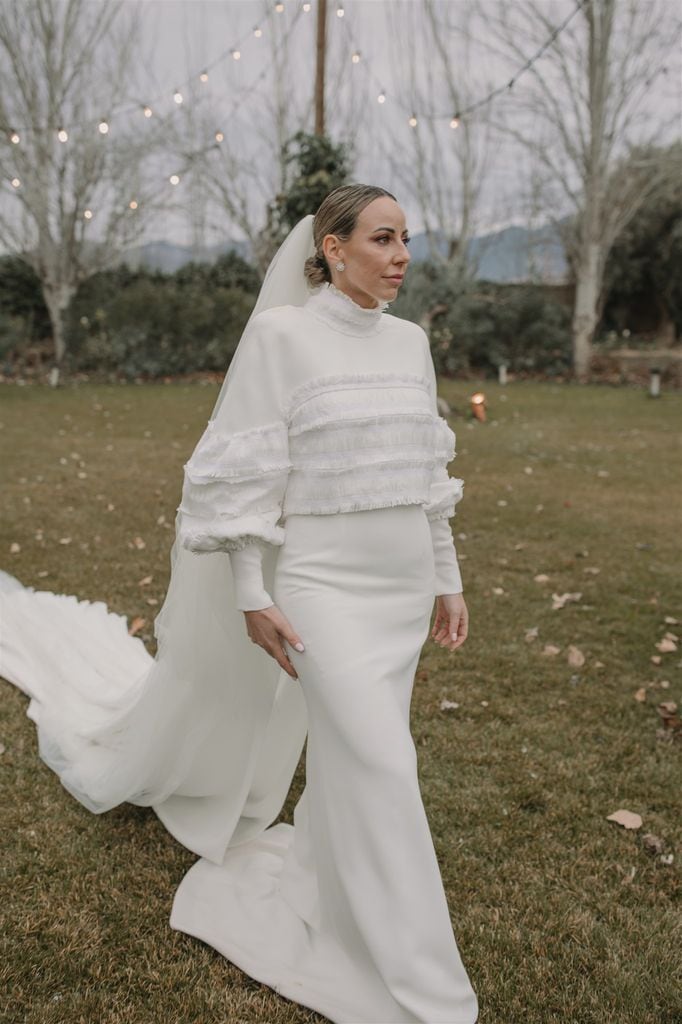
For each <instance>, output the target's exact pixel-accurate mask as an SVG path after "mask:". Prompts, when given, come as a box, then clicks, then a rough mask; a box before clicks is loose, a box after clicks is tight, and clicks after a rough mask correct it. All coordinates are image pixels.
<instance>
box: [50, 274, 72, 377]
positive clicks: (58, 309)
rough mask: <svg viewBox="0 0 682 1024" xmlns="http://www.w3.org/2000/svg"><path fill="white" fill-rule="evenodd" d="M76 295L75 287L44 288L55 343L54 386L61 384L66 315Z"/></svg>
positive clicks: (51, 375) (64, 351)
mask: <svg viewBox="0 0 682 1024" xmlns="http://www.w3.org/2000/svg"><path fill="white" fill-rule="evenodd" d="M75 294H76V289H75V287H74V286H73V285H69V284H62V285H57V286H56V287H55V288H50V287H46V286H43V296H44V298H45V305H46V306H47V312H48V313H49V316H50V324H51V326H52V340H53V342H54V366H53V370H52V372H51V374H50V383H51V384H52V385H53V386H56V385H57V384H58V382H59V370H60V368H61V364H62V360H63V358H64V355H65V353H66V314H67V312H68V309H69V306H70V305H71V300H72V299H73V297H74V295H75Z"/></svg>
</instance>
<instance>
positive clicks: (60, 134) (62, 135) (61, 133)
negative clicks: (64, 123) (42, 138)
mask: <svg viewBox="0 0 682 1024" xmlns="http://www.w3.org/2000/svg"><path fill="white" fill-rule="evenodd" d="M68 137H69V133H68V132H67V131H64V129H63V128H60V129H59V131H58V132H57V138H58V139H59V141H60V142H66V141H67V139H68Z"/></svg>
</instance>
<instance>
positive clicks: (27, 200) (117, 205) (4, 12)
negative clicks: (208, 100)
mask: <svg viewBox="0 0 682 1024" xmlns="http://www.w3.org/2000/svg"><path fill="white" fill-rule="evenodd" d="M123 6H124V5H123V4H122V3H121V2H116V0H100V2H99V3H97V4H92V3H87V2H85V0H62V2H59V0H5V2H3V3H2V4H1V5H0V72H1V74H2V78H3V83H4V88H3V90H2V94H1V95H0V129H1V130H0V174H1V175H2V178H3V179H4V181H5V182H6V183H8V184H6V185H5V189H4V190H3V193H4V194H2V206H1V207H0V241H1V242H2V243H3V244H4V245H5V246H6V247H7V248H8V249H9V250H10V251H12V252H14V253H16V254H17V255H18V256H20V257H21V258H22V259H24V260H25V261H26V262H27V263H28V264H30V265H31V266H32V267H33V269H34V270H35V272H36V274H37V275H38V278H39V279H40V283H41V286H42V290H43V295H44V298H45V303H46V305H47V309H48V312H49V315H50V320H51V324H52V330H53V337H54V346H55V371H54V372H53V374H52V381H53V383H56V382H57V380H58V375H59V366H60V364H61V362H62V359H63V357H64V353H65V347H66V339H65V315H66V312H67V310H68V308H69V305H70V303H71V300H72V298H73V296H74V295H75V293H76V291H77V289H78V286H79V285H80V284H81V283H82V282H83V281H84V280H86V279H87V278H88V277H89V276H91V275H92V274H94V273H95V272H97V271H98V270H101V269H103V268H105V267H108V266H110V265H111V264H112V263H113V262H114V261H115V260H116V259H117V257H118V256H119V255H120V251H121V248H122V247H124V246H127V245H130V244H131V243H132V242H133V241H134V240H135V239H137V238H138V237H139V235H140V233H141V232H142V230H143V227H144V224H145V223H146V222H147V221H148V219H149V217H150V216H152V215H153V213H154V212H155V211H156V210H157V209H158V201H157V199H156V198H155V194H156V191H157V190H152V189H151V188H150V186H149V185H146V186H145V181H144V175H143V165H144V163H145V161H146V160H147V159H149V158H150V156H151V155H152V153H153V150H154V139H155V138H156V135H155V131H156V130H155V128H154V127H152V126H151V125H148V124H147V125H145V123H144V122H145V121H146V120H149V119H145V117H144V116H143V113H142V108H141V105H140V104H133V105H132V106H131V101H130V99H129V98H127V97H126V95H125V92H126V91H127V90H128V89H129V88H130V87H131V86H132V79H133V75H134V73H135V71H136V68H137V66H138V65H137V63H136V57H137V53H136V47H137V39H138V32H137V22H136V17H135V12H134V11H133V12H131V11H130V10H126V12H125V13H126V17H121V14H122V10H123ZM122 93H123V95H121V94H122ZM128 95H129V93H128ZM132 109H134V110H135V114H134V116H135V118H136V119H137V120H138V122H139V127H138V128H137V129H135V128H132V127H130V124H131V117H132V114H131V110H132ZM143 129H146V130H143Z"/></svg>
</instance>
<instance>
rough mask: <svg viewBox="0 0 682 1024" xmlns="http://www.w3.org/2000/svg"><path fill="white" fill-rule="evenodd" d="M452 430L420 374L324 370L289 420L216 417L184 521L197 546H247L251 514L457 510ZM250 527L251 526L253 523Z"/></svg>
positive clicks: (197, 463) (441, 514) (304, 388)
mask: <svg viewBox="0 0 682 1024" xmlns="http://www.w3.org/2000/svg"><path fill="white" fill-rule="evenodd" d="M454 457H455V434H454V432H453V431H452V430H451V429H450V427H449V425H448V423H447V422H446V420H444V419H443V418H442V417H441V416H435V415H434V414H433V412H432V397H431V393H430V390H429V382H428V380H427V379H426V378H425V377H421V376H418V375H414V374H398V373H364V374H335V375H329V376H326V377H318V378H315V379H312V380H309V381H306V382H305V383H304V384H302V385H300V386H299V387H298V388H296V389H295V390H294V392H293V393H292V395H291V398H290V401H289V403H288V406H287V408H286V410H284V416H283V419H282V420H277V421H274V422H272V423H269V424H264V425H263V426H259V427H255V428H253V429H251V430H244V431H239V432H235V433H232V434H229V435H225V434H223V433H222V432H221V430H220V427H219V425H218V424H217V423H216V422H213V421H210V422H209V424H208V426H207V428H206V430H205V432H204V435H203V436H202V438H201V439H200V441H199V444H198V445H197V447H196V449H195V451H194V453H193V455H192V457H191V459H190V461H189V462H188V463H187V464H186V465H185V484H184V487H183V497H182V504H181V505H180V507H179V509H178V511H180V512H182V513H183V518H184V524H185V526H184V529H185V531H186V532H188V533H189V534H190V535H191V541H190V543H191V545H192V547H193V548H194V550H205V551H209V550H219V549H221V548H223V549H227V550H230V549H235V548H238V547H243V546H244V545H245V544H246V543H248V542H249V540H250V539H251V537H250V535H245V531H244V522H245V517H246V519H248V518H249V517H252V516H264V515H265V516H267V519H268V521H269V526H268V530H267V537H265V536H264V534H263V533H262V531H261V534H260V535H261V537H262V539H266V540H268V541H269V542H270V543H272V544H281V543H282V542H283V540H284V533H283V531H282V529H281V527H279V526H277V525H276V524H277V520H278V519H279V518H280V514H281V518H282V519H286V517H287V516H288V515H293V514H298V515H307V514H316V515H324V514H331V513H336V512H354V511H360V510H363V509H373V508H384V507H387V506H393V505H412V504H419V505H423V506H424V507H425V511H426V514H427V516H428V517H429V518H434V519H436V518H445V517H448V518H449V517H451V516H452V515H454V507H455V504H456V503H457V501H458V500H459V499H460V498H461V497H462V484H463V482H462V481H461V480H459V479H457V478H452V477H450V476H449V475H448V473H447V465H448V463H449V462H450V461H451V460H452V459H453V458H454ZM247 534H248V531H247Z"/></svg>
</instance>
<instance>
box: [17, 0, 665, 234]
mask: <svg viewBox="0 0 682 1024" xmlns="http://www.w3.org/2000/svg"><path fill="white" fill-rule="evenodd" d="M4 2H8V0H0V3H4ZM13 2H20V0H13ZM100 2H101V0H89V3H91V4H92V5H93V6H96V5H97V4H98V3H100ZM537 2H538V4H539V6H540V7H541V9H542V12H543V13H546V14H547V16H548V17H549V18H550V19H551V22H552V24H554V25H556V24H558V23H559V22H561V21H562V20H563V19H564V18H566V17H567V16H568V15H569V14H570V13H571V12H572V11H574V9H575V6H576V0H537ZM630 2H638V3H639V4H640V5H642V6H646V5H647V4H648V3H649V2H650V0H617V4H618V5H620V7H621V8H625V6H626V5H628V4H629V3H630ZM657 3H658V5H659V10H661V11H662V12H663V15H664V17H663V19H662V21H664V22H666V31H667V33H668V37H669V38H671V35H670V34H671V33H674V32H675V28H676V27H677V30H678V31H679V19H680V11H681V2H680V0H657ZM339 6H341V5H340V3H339V2H338V0H328V11H329V16H328V80H327V90H326V96H327V117H328V119H327V131H328V133H329V134H330V135H331V137H332V138H333V140H334V141H335V142H339V141H345V140H347V139H350V140H351V141H352V143H353V146H354V151H355V155H356V160H355V163H354V166H353V172H352V178H353V180H355V181H365V182H367V183H372V184H378V185H382V186H384V187H386V188H388V189H390V190H391V191H392V192H394V193H395V194H396V196H397V197H398V199H399V201H400V202H401V204H402V205H403V207H404V209H405V211H406V214H407V218H408V226H409V228H410V229H411V230H412V231H413V232H417V231H419V230H421V228H422V218H421V214H420V211H419V206H418V203H417V202H416V201H415V199H414V198H413V195H412V194H411V191H412V190H411V187H410V179H411V178H412V179H413V178H414V174H415V169H416V157H415V149H414V145H415V141H416V140H417V139H418V138H420V133H422V132H424V136H423V138H424V139H425V140H428V137H429V132H428V128H427V121H426V119H425V118H423V117H422V118H421V119H420V124H419V129H418V131H415V130H414V129H413V128H411V127H410V126H409V124H408V117H409V115H410V113H412V112H414V113H415V114H417V115H418V116H420V117H421V115H424V114H427V113H428V112H429V110H431V111H432V112H435V113H437V114H439V119H438V120H437V121H436V122H433V123H434V124H435V126H436V127H435V128H434V131H433V133H432V135H431V145H432V146H433V149H432V150H430V151H429V166H434V165H435V162H437V165H438V166H439V167H442V169H443V170H444V172H445V176H446V179H447V181H448V182H449V183H451V185H452V186H454V188H455V189H456V187H457V181H458V177H457V175H458V170H457V161H456V150H457V146H458V139H459V138H461V137H462V133H461V131H460V132H459V135H458V133H457V131H453V130H452V129H451V128H450V127H449V121H450V117H451V114H452V113H454V111H452V110H450V109H449V107H450V100H449V97H448V94H447V90H446V88H445V82H444V80H443V76H442V73H441V72H439V73H438V74H436V75H435V77H434V68H436V67H437V63H436V61H435V60H434V55H433V53H432V52H431V51H430V50H429V48H428V47H426V45H425V44H424V43H422V42H421V40H420V27H421V26H422V25H423V19H424V8H423V4H422V2H421V0H345V3H344V4H343V9H344V12H345V13H344V16H343V17H342V18H339V17H337V8H338V7H339ZM433 6H434V8H435V9H436V11H437V15H438V19H439V22H442V23H443V24H444V26H445V27H444V28H443V41H444V46H445V49H446V52H447V54H448V59H449V60H450V62H451V65H452V67H453V68H454V69H455V77H456V78H457V81H458V85H459V86H460V87H461V89H462V90H463V94H464V102H466V103H471V102H476V101H477V100H480V99H483V98H485V97H486V96H487V95H488V94H489V93H490V91H492V90H493V89H495V88H496V87H499V86H502V87H504V86H505V84H506V83H507V82H508V81H509V79H510V77H512V76H514V75H515V74H516V73H517V72H518V71H519V69H520V67H521V65H522V63H523V60H524V59H526V58H530V57H531V56H532V55H533V53H534V51H535V49H536V48H537V45H533V44H532V43H531V42H529V43H527V44H526V43H525V42H524V45H523V48H522V53H521V55H520V56H518V57H517V56H515V57H513V58H510V57H509V56H508V55H507V56H503V55H502V54H501V53H500V52H499V47H497V45H496V43H495V38H494V36H493V34H492V33H491V28H490V22H491V19H492V17H493V16H494V15H495V13H496V12H497V11H498V10H499V9H500V8H501V7H502V8H504V9H505V10H506V11H508V12H510V13H511V16H512V17H515V16H516V13H517V11H518V10H519V5H518V4H516V3H514V2H513V0H478V2H474V0H433ZM274 7H275V4H274V0H272V2H268V3H265V2H264V0H125V6H124V12H125V13H128V14H131V15H132V14H134V13H135V12H138V13H139V14H140V15H141V18H142V21H141V30H140V38H139V42H140V52H141V54H144V59H143V60H141V61H140V65H139V67H138V74H137V81H135V82H124V83H118V82H113V83H111V90H112V97H113V98H114V100H115V103H114V106H115V107H117V108H118V109H119V111H120V108H121V105H123V107H124V112H123V113H122V114H121V113H117V114H115V115H114V116H113V117H112V125H111V132H110V135H109V136H108V138H107V143H106V144H107V145H115V142H116V134H117V130H118V127H119V125H120V123H121V120H122V119H123V118H125V119H126V120H127V121H128V122H129V124H128V126H129V127H130V126H132V127H133V128H134V130H135V131H138V130H139V131H140V132H143V131H144V130H145V123H146V124H147V125H149V124H150V123H151V122H149V121H147V122H145V119H144V117H143V116H142V114H141V103H143V102H144V103H149V104H150V105H151V106H152V107H153V108H154V111H155V113H158V114H164V113H165V114H171V115H172V117H173V119H174V122H175V123H176V124H177V126H178V128H179V136H180V139H181V146H182V149H183V150H184V151H185V152H186V153H192V152H196V151H198V150H200V149H203V148H204V146H205V144H206V141H207V140H208V141H209V142H212V140H213V133H214V132H215V131H216V130H221V131H223V132H224V133H225V138H226V140H229V143H230V146H229V147H228V146H225V147H224V149H223V153H222V154H220V153H213V154H209V155H208V156H207V157H206V158H205V159H206V160H212V161H220V160H222V159H224V153H225V151H226V150H228V149H229V151H230V152H231V153H232V154H233V156H235V163H234V164H233V167H232V169H231V170H229V171H228V170H225V171H224V172H223V171H222V169H221V173H224V175H225V177H226V178H227V179H228V180H230V181H232V180H234V186H235V188H236V189H238V190H240V191H241V192H243V193H244V194H245V195H246V200H247V202H248V205H249V209H250V211H251V214H252V218H253V221H254V223H258V224H260V223H262V220H263V213H264V209H265V204H266V202H267V201H268V200H270V199H271V198H272V197H273V195H274V194H275V192H276V190H277V186H278V184H279V182H278V175H277V168H276V161H275V160H274V159H273V152H274V151H275V147H276V139H275V138H274V136H273V124H274V120H273V117H272V109H273V105H274V104H275V101H276V98H277V95H278V91H281V90H284V94H285V97H286V103H285V106H286V114H287V125H286V132H287V133H291V132H293V131H295V130H296V129H298V128H299V127H304V128H305V129H306V130H309V131H312V129H313V108H312V98H313V85H314V77H315V24H316V8H317V4H316V2H315V0H312V3H311V10H310V12H308V13H305V12H304V10H303V7H304V4H303V0H284V10H283V12H282V13H281V14H276V13H275V12H274ZM420 19H421V20H420ZM582 21H584V18H583V15H582V14H580V13H578V14H577V15H576V17H575V18H574V19H573V21H572V23H571V25H570V26H569V30H567V31H578V30H581V31H582V30H584V29H583V28H582V25H581V22H582ZM668 22H669V27H668V25H667V23H668ZM256 26H259V27H260V28H261V29H262V35H261V36H260V38H257V37H256V35H255V34H254V31H253V30H254V28H255V27H256ZM285 34H286V35H287V36H288V40H289V59H288V61H287V62H286V65H285V66H283V67H279V68H278V67H275V66H273V60H272V50H271V47H270V41H269V40H270V39H271V38H272V37H273V36H275V35H278V36H279V37H280V38H281V37H282V35H285ZM546 38H547V33H545V32H544V31H543V30H540V31H539V32H538V33H537V39H538V40H539V41H543V42H544V41H545V40H546ZM678 38H679V37H678ZM519 39H521V34H519ZM237 46H239V50H240V54H241V58H240V59H239V60H234V59H233V58H232V56H231V55H230V51H231V50H233V49H234V48H235V47H237ZM354 50H358V51H359V53H360V60H359V62H358V63H352V61H351V59H350V55H351V53H352V52H353V51H354ZM413 55H414V59H412V56H413ZM681 59H682V54H681V53H680V47H679V46H678V47H677V49H676V51H675V53H674V55H673V57H672V59H671V61H670V68H669V73H668V75H667V76H666V77H665V78H664V79H659V80H658V81H656V82H655V83H654V85H653V86H652V88H651V89H650V90H649V92H648V94H647V96H646V98H645V99H646V104H645V106H646V111H647V118H646V119H645V122H644V124H645V127H647V126H649V127H650V126H652V125H653V126H655V125H656V124H657V123H658V122H659V121H662V120H664V119H665V120H667V121H668V122H670V125H671V126H670V128H669V131H668V136H667V141H670V140H671V139H672V138H674V137H680V134H681V133H682V123H681V121H682V115H681V107H682V98H681V93H682V80H681V75H680V61H681ZM546 61H547V58H546V57H544V58H540V60H539V61H538V63H537V64H536V67H537V69H538V70H539V71H543V70H544V69H546V67H547V64H546V63H543V62H546ZM206 68H208V70H209V75H208V81H207V82H205V83H201V82H200V78H199V76H200V73H201V72H202V71H203V70H204V69H206ZM532 82H533V76H532V72H527V73H526V74H525V75H524V76H521V78H519V80H518V82H517V83H516V84H515V85H514V89H513V91H512V92H506V93H505V95H504V96H503V97H502V98H501V99H500V100H498V101H496V103H495V104H494V105H493V106H492V107H491V108H490V109H491V110H492V111H493V112H494V114H495V116H496V117H497V119H498V120H500V121H503V122H505V123H507V124H510V125H513V126H514V127H517V128H521V129H523V130H524V131H525V132H526V134H531V135H532V133H533V131H534V130H535V126H534V125H533V124H528V122H527V120H524V117H525V116H526V115H524V114H523V113H522V104H521V103H520V102H519V101H520V100H521V98H522V95H523V90H524V89H527V88H530V87H531V86H532ZM278 86H279V89H278ZM178 87H179V88H181V89H182V92H183V95H184V102H183V104H182V105H181V106H178V105H176V104H175V103H174V101H173V92H174V90H175V89H176V88H178ZM382 90H383V91H385V96H386V101H385V102H384V103H383V104H380V103H379V102H378V101H377V97H378V95H379V93H380V92H381V91H382ZM561 102H562V105H563V106H564V107H566V106H568V107H569V109H570V100H569V99H567V98H566V97H565V95H564V98H563V100H561ZM126 104H127V108H126ZM131 108H132V112H131ZM125 109H127V110H128V112H127V113H126V112H125ZM486 109H488V108H486ZM97 113H99V112H97ZM100 116H101V115H100ZM97 119H98V118H96V120H97ZM484 120H485V118H484V112H483V111H482V112H481V113H480V115H479V114H474V115H472V117H471V119H470V124H472V126H473V137H474V139H475V141H476V145H477V146H478V144H479V141H480V152H479V153H478V155H479V157H480V165H478V166H477V167H476V169H475V172H474V175H473V177H474V179H475V181H476V183H477V184H479V183H480V185H481V194H480V198H479V201H478V204H477V219H476V225H475V228H476V232H477V233H479V234H480V233H483V232H484V231H486V230H492V229H494V228H497V227H501V226H505V225H507V224H509V223H521V224H528V223H529V218H530V213H529V206H528V199H529V187H528V186H529V183H530V182H531V181H532V179H533V164H532V162H531V161H530V159H529V157H528V155H527V153H526V151H525V150H524V149H522V148H521V147H519V145H518V144H517V143H514V142H513V141H512V140H511V138H510V137H509V136H506V135H499V134H495V135H494V137H492V138H491V137H488V140H487V147H486V145H485V133H484V130H483V123H484ZM95 130H96V124H95ZM426 145H428V142H427V141H425V142H424V146H426ZM423 151H426V149H424V150H423ZM484 155H486V159H485V160H484V159H483V156H484ZM202 159H203V157H202ZM178 163H179V160H178V157H177V156H176V155H174V153H173V151H172V150H170V149H169V150H168V152H167V153H165V154H162V155H161V156H160V157H159V159H158V163H157V165H156V166H155V167H154V170H153V176H154V181H155V182H157V183H158V194H159V195H161V196H164V197H166V196H167V197H168V201H169V203H172V204H173V208H172V209H171V210H170V211H169V212H168V213H167V214H165V215H164V216H163V218H162V219H161V220H160V221H157V223H155V224H154V225H153V226H152V228H151V229H150V231H149V232H148V234H147V238H146V240H151V239H160V238H166V239H168V240H171V241H175V242H181V243H185V244H195V245H202V244H212V243H215V242H219V241H224V240H225V239H226V238H228V237H234V238H238V237H240V236H241V233H240V231H239V229H238V228H237V227H236V226H235V225H234V224H231V223H230V221H229V219H228V218H227V217H226V215H225V213H224V211H222V210H220V209H218V208H216V207H215V206H212V207H211V206H206V204H205V203H204V202H203V201H202V199H201V195H200V193H199V191H198V189H196V188H195V187H193V186H192V182H191V176H189V175H186V176H184V177H183V179H182V180H181V182H180V184H179V185H178V186H176V187H175V188H174V187H173V186H171V185H170V184H169V176H170V175H171V174H173V173H174V172H176V171H178V170H179V169H180V168H179V167H178ZM217 166H219V167H220V166H221V165H220V164H218V165H217ZM232 176H233V177H232ZM86 201H87V200H86ZM451 206H452V207H453V208H454V207H455V206H456V203H451ZM562 212H563V211H562ZM539 219H540V220H543V219H544V211H542V210H540V211H539ZM96 226H97V224H96V219H95V220H94V221H93V223H92V228H93V232H94V231H96Z"/></svg>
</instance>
